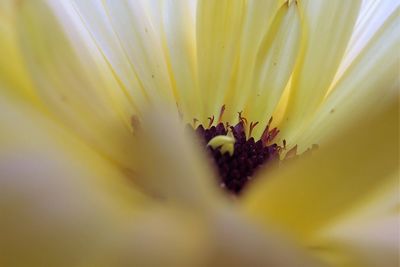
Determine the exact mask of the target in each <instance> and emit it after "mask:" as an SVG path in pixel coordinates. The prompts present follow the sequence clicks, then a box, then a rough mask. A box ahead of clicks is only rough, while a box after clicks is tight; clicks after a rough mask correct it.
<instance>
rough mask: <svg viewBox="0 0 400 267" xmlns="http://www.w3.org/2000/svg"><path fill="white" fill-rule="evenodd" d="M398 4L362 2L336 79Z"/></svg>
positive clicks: (373, 0)
mask: <svg viewBox="0 0 400 267" xmlns="http://www.w3.org/2000/svg"><path fill="white" fill-rule="evenodd" d="M399 5H400V3H399V2H398V1H390V0H363V3H362V5H361V10H360V14H359V16H358V19H357V22H356V25H355V27H354V30H353V34H352V36H351V38H350V42H349V45H348V47H347V50H346V53H345V55H344V57H343V60H342V63H341V64H340V67H339V70H338V73H337V74H336V77H337V79H339V78H340V76H341V75H342V74H343V72H344V71H345V70H346V69H347V67H348V66H349V65H350V64H351V63H352V62H353V60H354V59H355V58H356V57H357V56H358V55H359V54H360V52H362V51H363V49H364V48H365V46H366V45H367V44H368V43H369V42H370V40H371V38H372V37H373V36H374V35H375V34H376V33H377V32H378V30H379V29H380V28H381V27H382V25H383V24H384V23H385V22H386V21H387V20H388V18H389V17H390V16H391V15H392V14H393V12H394V11H395V10H396V9H398V7H399Z"/></svg>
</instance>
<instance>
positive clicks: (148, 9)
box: [104, 0, 176, 106]
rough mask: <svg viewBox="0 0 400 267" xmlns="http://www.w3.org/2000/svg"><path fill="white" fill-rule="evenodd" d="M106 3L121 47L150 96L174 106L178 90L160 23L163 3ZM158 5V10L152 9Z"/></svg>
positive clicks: (142, 1)
mask: <svg viewBox="0 0 400 267" xmlns="http://www.w3.org/2000/svg"><path fill="white" fill-rule="evenodd" d="M104 5H105V8H106V11H107V13H108V14H109V17H110V21H111V24H112V27H113V29H114V31H115V32H116V34H117V36H118V38H119V40H120V43H121V46H122V48H123V50H124V51H125V54H126V56H127V58H128V60H129V62H130V64H131V66H132V68H133V69H134V71H135V73H136V76H137V78H138V80H139V81H140V84H141V85H142V88H143V89H144V90H145V92H146V94H147V95H148V97H149V98H150V99H151V100H153V99H160V98H162V99H163V100H164V101H165V102H167V103H169V104H171V105H173V106H175V105H176V93H175V91H174V88H173V86H172V84H171V80H170V76H169V72H168V65H167V61H166V56H165V53H164V48H163V43H162V42H161V40H162V36H163V34H162V27H158V26H159V25H157V24H159V23H160V22H158V21H154V18H155V15H154V12H156V13H157V12H159V15H161V14H162V13H161V2H150V1H145V0H135V1H133V0H131V1H113V0H106V1H104ZM152 8H155V9H156V10H152Z"/></svg>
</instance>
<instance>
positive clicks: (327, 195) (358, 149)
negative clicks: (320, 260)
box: [243, 100, 399, 246]
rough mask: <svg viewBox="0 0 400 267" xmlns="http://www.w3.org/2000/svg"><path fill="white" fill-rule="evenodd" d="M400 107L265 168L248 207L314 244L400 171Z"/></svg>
mask: <svg viewBox="0 0 400 267" xmlns="http://www.w3.org/2000/svg"><path fill="white" fill-rule="evenodd" d="M397 108H398V102H397V101H396V100H394V102H391V103H390V104H389V105H388V106H387V108H386V109H385V110H384V111H383V112H380V113H378V114H365V115H366V117H364V118H363V119H360V120H359V121H358V122H357V124H355V125H352V127H351V128H350V129H349V130H347V131H345V132H343V133H342V134H341V135H340V136H338V137H337V138H336V139H335V140H333V141H332V142H331V143H330V144H329V145H326V146H324V147H322V148H320V149H318V150H317V151H316V152H314V153H313V154H312V155H309V156H302V157H300V158H299V159H298V160H297V161H296V162H293V163H292V164H293V165H290V163H287V164H289V165H283V166H282V167H281V168H279V169H277V170H275V171H274V170H265V172H263V173H260V176H259V177H258V179H259V182H258V183H254V186H252V187H250V188H249V190H248V191H247V192H246V193H247V194H245V195H244V198H243V205H244V208H245V209H246V210H247V212H248V213H249V215H250V216H252V217H254V218H256V219H258V220H259V221H261V222H263V223H265V224H267V225H270V224H272V225H274V226H277V227H280V228H281V229H282V230H284V231H286V232H288V233H291V234H292V235H293V236H294V237H297V238H298V240H301V241H302V242H303V243H304V245H305V246H311V245H312V244H310V242H309V241H310V237H311V235H312V234H313V233H317V232H318V231H319V230H320V229H322V228H323V227H325V226H326V225H327V224H330V222H332V220H334V219H335V218H338V217H339V216H341V215H342V214H345V213H347V212H349V211H351V210H352V209H353V208H354V207H355V205H357V204H358V203H360V201H362V200H363V199H365V198H366V197H368V195H369V194H372V193H373V192H374V191H375V190H378V189H379V188H382V186H386V185H387V183H390V182H391V181H392V179H393V175H392V174H393V173H394V172H395V171H396V170H398V145H399V143H398V142H399V140H398V109H397ZM256 179H257V178H256Z"/></svg>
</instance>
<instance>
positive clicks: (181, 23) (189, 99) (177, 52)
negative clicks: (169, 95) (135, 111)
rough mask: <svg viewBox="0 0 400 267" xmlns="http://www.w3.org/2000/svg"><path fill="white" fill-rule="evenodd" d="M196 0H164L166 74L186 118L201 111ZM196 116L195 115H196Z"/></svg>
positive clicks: (188, 119) (187, 119)
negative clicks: (167, 65) (198, 83)
mask: <svg viewBox="0 0 400 267" xmlns="http://www.w3.org/2000/svg"><path fill="white" fill-rule="evenodd" d="M195 5H196V1H188V0H170V1H165V3H164V9H163V12H164V13H163V23H164V24H163V27H164V30H165V42H166V45H165V46H166V48H167V51H166V54H167V55H168V61H169V64H170V75H171V77H172V79H173V82H174V83H175V87H176V90H177V92H178V94H179V103H178V106H179V108H180V110H181V112H182V115H183V118H184V120H186V121H192V119H194V118H197V117H198V116H199V114H202V108H203V107H202V102H201V101H200V93H199V88H198V85H197V53H196V9H195V8H196V6H195ZM198 119H199V118H198Z"/></svg>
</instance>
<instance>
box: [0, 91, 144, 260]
mask: <svg viewBox="0 0 400 267" xmlns="http://www.w3.org/2000/svg"><path fill="white" fill-rule="evenodd" d="M0 106H1V113H0V121H1V124H0V148H1V149H0V214H1V215H0V235H1V239H0V251H1V252H0V264H1V265H2V266H78V265H79V264H81V263H84V262H88V261H90V260H91V258H93V257H96V253H97V252H98V251H102V250H103V249H104V247H105V246H106V243H105V242H106V240H108V239H110V238H111V236H112V235H114V234H115V233H116V232H118V231H119V230H117V229H120V228H122V227H124V225H125V224H126V220H127V219H130V218H131V217H132V215H134V214H135V212H136V210H138V209H139V205H144V204H145V203H146V202H145V198H144V197H143V196H142V195H141V194H139V193H138V192H136V191H135V190H134V189H133V188H132V187H131V186H130V185H129V183H128V182H127V180H126V178H125V177H124V176H123V175H122V174H121V173H120V172H119V171H118V170H117V169H115V168H114V166H113V165H111V164H110V163H109V162H108V161H106V160H104V159H103V158H101V157H99V156H98V155H97V153H96V152H93V150H91V149H90V148H88V147H87V146H85V145H84V144H82V143H81V142H80V141H79V140H77V139H75V138H74V137H73V136H72V135H70V134H69V133H67V132H65V131H64V130H62V129H61V128H60V127H58V126H57V125H55V124H54V123H53V122H51V121H49V120H47V119H45V118H44V117H42V116H41V115H40V114H39V113H38V112H37V111H35V110H33V109H30V108H27V107H24V106H22V105H20V104H19V103H18V102H16V101H10V99H5V98H4V97H3V96H1V98H0Z"/></svg>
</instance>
